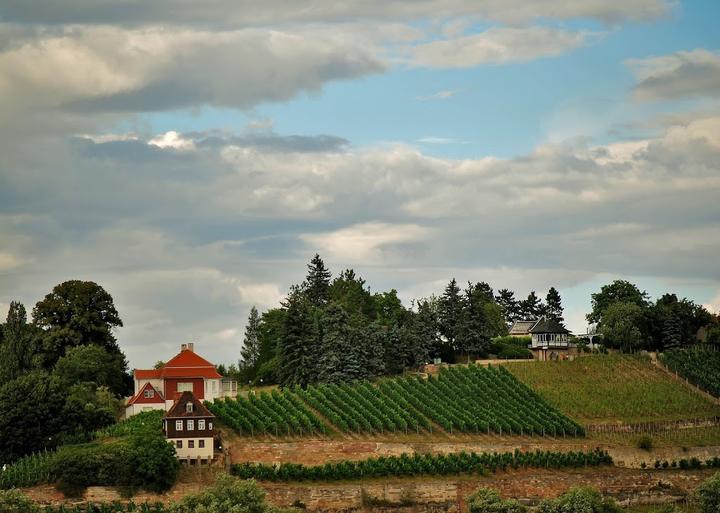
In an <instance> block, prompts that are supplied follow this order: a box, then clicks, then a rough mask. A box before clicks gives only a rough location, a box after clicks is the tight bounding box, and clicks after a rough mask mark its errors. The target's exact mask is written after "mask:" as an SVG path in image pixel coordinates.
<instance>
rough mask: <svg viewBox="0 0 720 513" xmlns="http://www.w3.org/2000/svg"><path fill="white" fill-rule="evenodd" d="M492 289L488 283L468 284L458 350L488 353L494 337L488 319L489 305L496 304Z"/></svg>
mask: <svg viewBox="0 0 720 513" xmlns="http://www.w3.org/2000/svg"><path fill="white" fill-rule="evenodd" d="M494 301H495V299H494V297H493V295H492V289H491V288H490V286H489V285H487V283H477V284H473V283H470V282H468V286H467V288H466V289H465V292H464V296H463V311H462V315H461V317H460V329H459V333H458V337H457V342H456V348H457V349H460V350H461V351H464V352H465V353H467V357H468V361H470V353H474V354H478V353H485V352H487V348H488V346H489V345H490V338H491V337H492V333H491V329H490V322H489V319H488V315H487V314H488V313H489V312H488V310H487V309H486V306H487V305H490V304H494Z"/></svg>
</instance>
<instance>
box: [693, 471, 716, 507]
mask: <svg viewBox="0 0 720 513" xmlns="http://www.w3.org/2000/svg"><path fill="white" fill-rule="evenodd" d="M695 494H696V495H697V498H698V501H699V502H700V511H702V513H718V511H720V472H719V473H717V474H715V475H714V476H712V477H711V478H710V479H708V480H706V481H705V482H704V483H703V484H701V485H700V486H699V487H698V489H697V490H696V491H695Z"/></svg>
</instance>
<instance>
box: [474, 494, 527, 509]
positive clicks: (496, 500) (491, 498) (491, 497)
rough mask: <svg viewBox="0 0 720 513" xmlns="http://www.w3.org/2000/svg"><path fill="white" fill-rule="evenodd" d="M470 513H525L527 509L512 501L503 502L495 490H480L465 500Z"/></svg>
mask: <svg viewBox="0 0 720 513" xmlns="http://www.w3.org/2000/svg"><path fill="white" fill-rule="evenodd" d="M467 505H468V511H469V512H470V513H525V512H526V511H527V508H526V507H525V506H523V505H522V504H520V503H519V502H518V501H516V500H514V499H506V500H503V499H502V498H501V497H500V494H499V493H498V492H497V491H496V490H492V489H490V488H480V489H478V490H477V491H476V492H475V493H473V494H472V495H470V496H469V497H468V499H467Z"/></svg>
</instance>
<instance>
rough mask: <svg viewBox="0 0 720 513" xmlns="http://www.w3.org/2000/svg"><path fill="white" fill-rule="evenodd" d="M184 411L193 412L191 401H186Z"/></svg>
mask: <svg viewBox="0 0 720 513" xmlns="http://www.w3.org/2000/svg"><path fill="white" fill-rule="evenodd" d="M185 411H186V412H188V413H192V412H193V403H187V404H186V405H185Z"/></svg>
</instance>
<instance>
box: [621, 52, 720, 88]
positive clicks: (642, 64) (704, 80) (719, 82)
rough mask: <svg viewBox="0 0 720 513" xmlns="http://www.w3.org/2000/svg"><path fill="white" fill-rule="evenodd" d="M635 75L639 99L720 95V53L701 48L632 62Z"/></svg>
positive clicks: (631, 67) (631, 60)
mask: <svg viewBox="0 0 720 513" xmlns="http://www.w3.org/2000/svg"><path fill="white" fill-rule="evenodd" d="M626 64H627V65H628V66H629V67H630V69H631V70H632V71H633V73H634V74H635V77H636V78H637V81H638V83H637V85H636V86H635V98H636V99H638V100H668V99H670V100H672V99H678V98H684V97H693V96H720V52H718V51H710V50H706V49H704V48H698V49H696V50H692V51H689V52H687V51H683V52H675V53H673V54H670V55H663V56H660V57H649V58H647V59H630V60H628V61H626Z"/></svg>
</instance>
